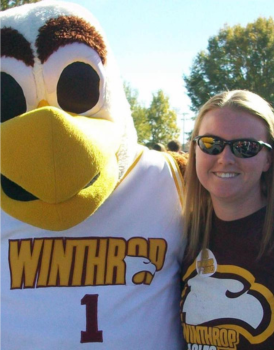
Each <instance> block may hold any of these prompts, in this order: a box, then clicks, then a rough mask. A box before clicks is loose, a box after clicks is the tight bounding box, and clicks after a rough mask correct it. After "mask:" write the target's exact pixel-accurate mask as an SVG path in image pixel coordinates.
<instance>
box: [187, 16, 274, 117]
mask: <svg viewBox="0 0 274 350" xmlns="http://www.w3.org/2000/svg"><path fill="white" fill-rule="evenodd" d="M183 79H184V81H185V83H186V88H187V90H188V93H187V94H188V96H189V97H190V99H191V103H192V106H191V110H192V111H194V112H196V111H197V110H198V109H199V108H200V107H201V106H202V105H203V104H204V103H205V102H206V101H207V100H208V99H209V98H210V97H211V96H212V95H215V94H216V93H219V92H222V91H225V90H234V89H246V90H250V91H252V92H255V93H257V94H259V95H260V96H262V97H264V98H265V99H266V100H267V101H268V102H270V103H271V104H272V105H274V21H273V18H271V17H270V18H269V19H265V18H258V19H257V20H256V21H255V22H254V23H249V24H248V25H247V26H246V27H245V28H244V27H241V26H240V25H236V26H234V27H229V26H227V25H226V26H225V27H224V28H223V29H221V30H220V31H219V33H218V35H217V36H214V37H211V38H210V39H209V41H208V47H207V51H200V52H199V53H198V54H197V56H196V58H195V59H194V62H193V65H192V67H191V71H190V75H189V76H186V75H184V77H183Z"/></svg>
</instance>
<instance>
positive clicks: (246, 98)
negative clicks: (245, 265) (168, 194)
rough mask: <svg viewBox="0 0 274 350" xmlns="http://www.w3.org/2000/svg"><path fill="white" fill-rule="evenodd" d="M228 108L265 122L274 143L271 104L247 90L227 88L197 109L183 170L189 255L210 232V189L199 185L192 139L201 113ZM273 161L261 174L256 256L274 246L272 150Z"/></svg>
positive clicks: (273, 119)
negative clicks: (263, 199) (261, 203)
mask: <svg viewBox="0 0 274 350" xmlns="http://www.w3.org/2000/svg"><path fill="white" fill-rule="evenodd" d="M224 107H229V108H232V109H234V110H241V111H245V112H248V113H249V114H252V115H254V116H256V117H258V118H260V119H262V120H263V121H264V122H265V126H266V131H267V138H268V139H267V142H268V143H269V144H271V145H272V146H273V143H274V114H273V109H272V107H271V106H270V105H269V104H268V102H266V101H265V100H264V99H263V98H261V97H260V96H258V95H256V94H254V93H252V92H250V91H246V90H234V91H226V92H223V93H221V94H218V95H215V96H213V97H212V98H210V99H209V100H208V101H207V102H206V103H205V104H204V105H203V106H202V108H201V109H200V111H199V114H198V116H197V118H196V122H195V125H194V130H193V133H192V138H191V144H190V149H189V160H188V164H187V168H186V173H185V181H186V193H185V203H184V208H183V212H184V217H185V220H186V228H187V234H188V239H189V251H188V257H189V258H193V257H194V256H196V254H197V253H198V251H199V250H200V249H204V248H206V247H207V246H208V243H209V234H210V231H211V219H212V212H213V207H212V202H211V198H210V194H209V192H208V191H207V190H206V189H205V188H204V187H203V186H202V185H201V184H200V181H199V179H198V177H197V174H196V166H195V144H194V142H193V138H194V137H195V136H197V135H198V133H199V129H200V125H201V122H202V120H203V117H204V115H205V114H206V113H207V112H209V111H211V110H213V109H218V108H224ZM271 156H272V162H271V165H270V168H269V170H268V171H267V172H265V173H263V174H262V191H263V193H264V195H265V196H266V200H267V205H266V217H265V223H264V227H263V238H262V242H261V247H260V252H259V257H260V256H262V255H263V254H264V253H265V252H266V251H270V250H271V249H272V248H273V243H274V242H273V229H274V172H273V167H274V151H273V150H272V151H271Z"/></svg>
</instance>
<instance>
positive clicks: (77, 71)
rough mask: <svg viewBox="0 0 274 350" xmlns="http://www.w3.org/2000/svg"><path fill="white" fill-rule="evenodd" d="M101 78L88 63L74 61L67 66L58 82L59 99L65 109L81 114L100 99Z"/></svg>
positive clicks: (60, 104)
mask: <svg viewBox="0 0 274 350" xmlns="http://www.w3.org/2000/svg"><path fill="white" fill-rule="evenodd" d="M99 84H100V78H99V75H98V74H97V72H96V71H95V70H94V69H93V68H92V67H91V66H90V65H88V64H86V63H83V62H74V63H72V64H70V65H69V66H67V67H66V68H65V69H64V70H63V72H62V74H61V76H60V78H59V81H58V84H57V100H58V104H59V106H60V107H61V108H62V109H64V110H65V111H69V112H73V113H77V114H81V113H84V112H86V111H88V110H90V109H92V108H93V107H94V106H95V105H96V104H97V103H98V101H99V95H100V93H99Z"/></svg>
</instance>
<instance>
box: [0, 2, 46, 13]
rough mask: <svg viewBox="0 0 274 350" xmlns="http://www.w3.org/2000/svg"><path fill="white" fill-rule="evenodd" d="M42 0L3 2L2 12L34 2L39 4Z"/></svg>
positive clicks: (0, 6) (0, 4) (1, 4)
mask: <svg viewBox="0 0 274 350" xmlns="http://www.w3.org/2000/svg"><path fill="white" fill-rule="evenodd" d="M38 1H40V0H1V3H0V10H1V11H4V10H7V9H9V8H12V7H16V6H21V5H24V4H30V3H32V2H38Z"/></svg>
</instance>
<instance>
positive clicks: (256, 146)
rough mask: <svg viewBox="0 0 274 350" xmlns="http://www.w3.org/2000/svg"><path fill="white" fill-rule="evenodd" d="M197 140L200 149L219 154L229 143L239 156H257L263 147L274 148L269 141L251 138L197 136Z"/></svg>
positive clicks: (236, 155)
mask: <svg viewBox="0 0 274 350" xmlns="http://www.w3.org/2000/svg"><path fill="white" fill-rule="evenodd" d="M193 141H195V142H196V143H197V144H198V146H199V147H200V149H201V150H202V151H203V152H204V153H206V154H210V155H217V154H220V153H222V152H223V150H224V148H225V146H226V145H229V147H230V149H231V152H232V153H233V154H234V156H235V157H238V158H251V157H254V156H256V155H257V154H258V153H259V152H260V150H261V149H262V148H263V147H267V148H268V149H269V150H271V149H272V146H270V145H269V144H268V143H265V142H263V141H254V140H250V139H237V140H231V141H227V140H224V139H222V138H220V137H217V136H207V135H206V136H196V137H195V138H194V139H193Z"/></svg>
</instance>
